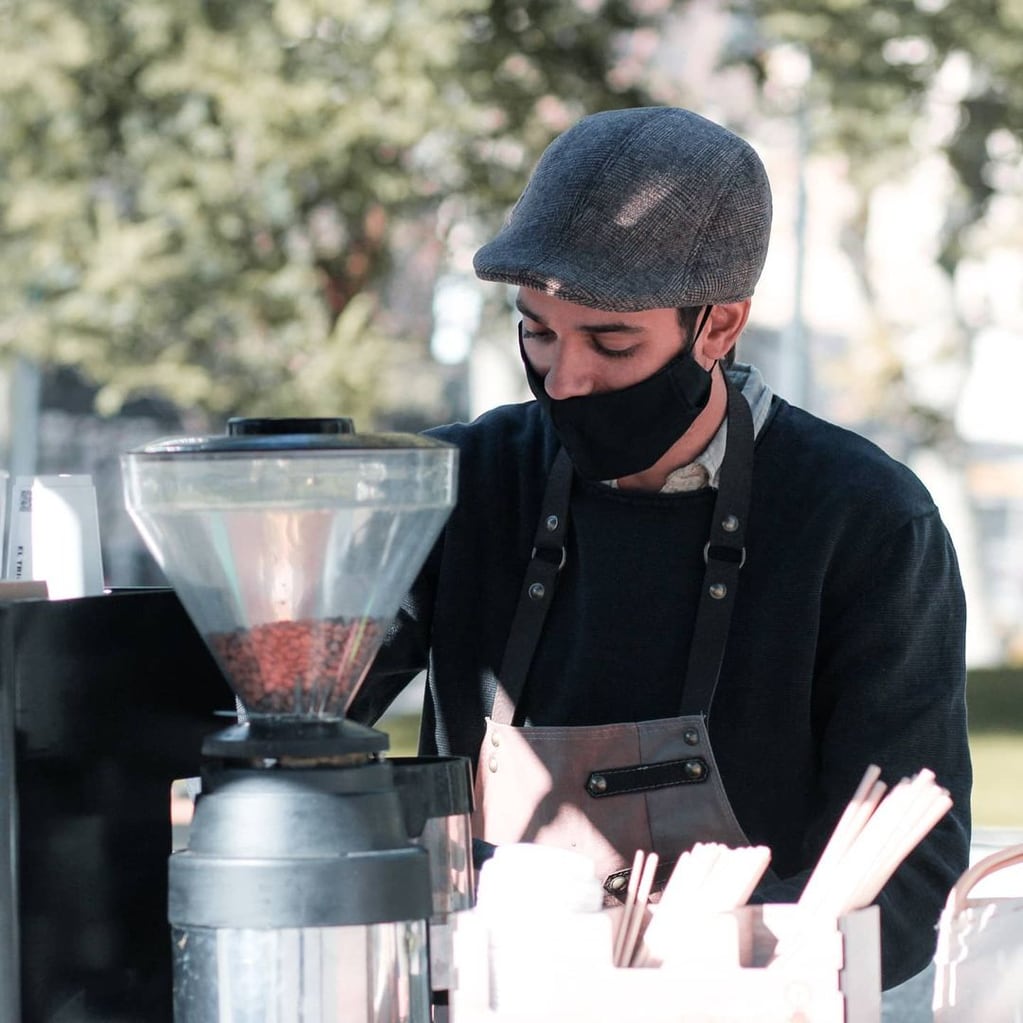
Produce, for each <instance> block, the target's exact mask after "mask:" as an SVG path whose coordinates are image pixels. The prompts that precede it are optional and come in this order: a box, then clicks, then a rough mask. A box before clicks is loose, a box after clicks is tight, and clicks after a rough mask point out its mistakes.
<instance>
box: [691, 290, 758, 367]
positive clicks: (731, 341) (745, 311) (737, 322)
mask: <svg viewBox="0 0 1023 1023" xmlns="http://www.w3.org/2000/svg"><path fill="white" fill-rule="evenodd" d="M749 309H750V299H748V298H744V299H743V300H742V301H741V302H729V303H728V305H716V306H714V308H713V309H712V310H711V313H710V317H709V318H708V320H707V323H706V325H705V326H704V328H703V333H702V334H701V335H700V336H699V338H698V339H697V341H696V346H695V348H694V352H693V354H694V355H696V356H697V359H699V357H700V356H701V355H702V356H704V358H705V359H706V361H707V362H708V363H714V362H717V361H718V360H719V359H723V358H724V357H725V356H726V355H727V354H728V353H729V352H730V351H731V350H732V348H734V347H735V343H736V341H738V340H739V335H740V334H741V333H742V331H743V328H744V327H745V326H746V321H747V320H748V319H749Z"/></svg>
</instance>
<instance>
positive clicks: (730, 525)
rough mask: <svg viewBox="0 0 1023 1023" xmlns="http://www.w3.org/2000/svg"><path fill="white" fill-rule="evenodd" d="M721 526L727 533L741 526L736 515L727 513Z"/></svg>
mask: <svg viewBox="0 0 1023 1023" xmlns="http://www.w3.org/2000/svg"><path fill="white" fill-rule="evenodd" d="M721 528H722V529H723V530H724V531H725V532H726V533H734V532H735V531H736V530H737V529H738V528H739V520H738V519H737V518H736V517H735V516H734V515H726V516H725V517H724V518H723V519H722V520H721Z"/></svg>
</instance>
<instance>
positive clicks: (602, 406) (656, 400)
mask: <svg viewBox="0 0 1023 1023" xmlns="http://www.w3.org/2000/svg"><path fill="white" fill-rule="evenodd" d="M770 220H771V197H770V189H769V185H768V181H767V178H766V175H765V172H764V168H763V166H762V164H761V162H760V160H759V159H758V157H757V155H756V154H755V152H754V151H753V149H752V148H751V147H750V146H749V145H748V144H747V143H746V142H744V141H743V140H741V139H740V138H738V137H737V136H736V135H734V134H732V133H731V132H729V131H727V130H725V129H724V128H722V127H720V126H719V125H717V124H714V123H713V122H711V121H708V120H706V119H704V118H702V117H699V116H697V115H696V114H694V113H691V112H689V111H686V110H682V109H676V108H666V107H662V108H642V109H632V110H618V111H611V112H606V113H601V114H596V115H594V116H590V117H587V118H584V119H583V120H581V121H580V122H579V123H577V124H576V125H575V126H574V127H572V128H571V129H569V130H568V131H567V132H565V133H564V134H563V135H562V136H560V137H559V138H557V139H556V140H555V141H554V142H553V143H552V144H551V145H550V147H549V148H548V149H547V151H546V152H545V153H544V155H543V157H542V158H541V160H540V162H539V164H538V165H537V167H536V169H535V170H534V173H533V175H532V177H531V178H530V180H529V182H528V184H527V186H526V189H525V191H524V192H523V194H522V196H521V198H520V199H519V201H518V203H517V204H516V206H515V207H514V209H513V210H512V212H511V214H510V216H509V218H508V220H507V222H506V223H505V225H504V227H503V228H502V230H501V231H500V232H499V233H498V234H497V236H496V237H495V238H494V239H493V240H492V241H491V242H489V243H488V244H486V245H484V246H483V248H482V249H480V251H479V252H478V253H477V254H476V258H475V269H476V272H477V274H478V276H479V277H480V278H482V279H483V280H486V281H495V282H501V283H504V284H508V285H512V286H514V287H515V288H516V289H517V291H516V296H515V297H516V305H517V308H518V311H519V313H520V316H521V323H520V326H519V342H518V343H519V350H520V353H521V356H522V360H523V368H524V370H525V373H526V378H527V380H528V382H529V386H530V388H531V390H532V392H533V394H534V395H535V397H536V400H535V401H531V402H527V403H524V404H519V405H513V406H506V407H502V408H498V409H494V410H493V411H490V412H488V413H486V414H485V415H483V416H481V417H480V418H479V419H478V420H477V421H475V422H474V423H472V424H468V425H467V424H454V425H450V426H446V427H442V428H439V429H437V430H433V431H430V432H431V434H432V435H433V436H435V437H439V438H441V439H444V440H447V441H449V442H451V443H453V444H455V445H457V446H458V448H459V450H460V458H459V498H458V504H457V507H456V508H455V510H454V512H453V514H452V516H451V518H450V520H449V522H448V524H447V527H446V529H445V532H444V534H443V535H442V537H441V539H440V540H439V542H438V543H437V545H436V548H435V549H434V551H433V553H432V555H431V557H430V558H429V560H428V562H427V564H426V565H425V567H424V569H423V571H422V573H421V576H420V578H419V579H418V581H417V583H416V585H415V587H414V589H413V590H412V592H411V593H410V594H409V596H408V599H407V601H406V602H405V605H404V607H403V609H402V611H401V613H400V615H399V618H398V620H397V622H396V624H395V628H394V629H393V630H392V633H391V635H390V637H389V640H388V642H387V644H386V645H385V648H384V650H383V651H382V652H381V654H380V655H379V657H378V659H377V662H376V664H375V666H374V669H373V673H372V676H371V678H370V680H369V681H368V682H367V683H366V684H365V685H364V686H363V688H362V691H361V694H360V697H359V699H358V700H357V702H356V706H355V708H354V711H355V713H356V715H358V716H361V717H363V718H365V719H375V718H376V717H378V716H379V715H380V714H381V713H383V711H384V710H385V709H386V707H387V706H388V704H389V703H390V702H391V700H392V699H393V698H394V696H395V695H396V693H397V692H398V691H399V690H400V689H401V687H402V686H404V685H405V684H406V683H407V682H408V681H409V680H410V679H411V678H413V677H414V676H415V675H416V674H417V673H418V672H419V671H420V670H422V669H424V668H426V669H428V685H427V694H426V701H425V706H424V712H423V731H422V736H421V751H422V752H423V753H424V754H432V755H436V754H440V755H446V756H447V755H461V756H466V757H469V758H471V760H472V762H473V764H474V766H475V777H476V813H475V817H474V830H475V834H476V836H477V837H478V838H479V839H482V840H485V841H486V842H489V843H501V842H511V841H537V842H545V843H552V844H557V845H563V846H567V847H569V848H575V849H578V850H580V851H582V852H585V853H587V854H588V855H590V856H591V857H593V859H594V860H595V861H596V862H597V864H598V868H599V871H600V874H601V877H602V878H603V879H604V883H605V888H606V889H607V892H608V897H609V898H611V897H614V895H615V893H617V892H620V891H621V890H622V889H623V888H624V882H623V877H624V875H623V874H622V873H621V872H623V871H626V870H627V868H628V866H629V865H630V864H631V861H632V856H633V853H634V852H635V850H636V849H643V850H645V851H656V852H657V853H658V854H659V856H660V857H661V860H662V862H663V863H665V864H666V865H667V866H668V867H669V868H670V864H671V862H672V861H673V860H674V859H675V858H677V857H678V855H679V854H680V853H681V852H683V851H684V850H686V849H687V848H689V847H690V846H691V845H692V844H693V843H694V842H697V841H719V842H724V843H727V844H730V845H737V844H746V843H757V844H763V845H767V846H769V847H770V849H771V850H772V871H771V874H770V875H769V877H768V878H767V879H766V880H765V882H764V883H763V884H762V885H761V887H760V889H759V890H758V892H757V894H756V897H755V898H756V901H773V902H783V901H793V900H795V899H796V898H798V895H799V892H800V890H801V888H802V885H803V884H804V883H805V881H806V878H807V877H808V876H809V873H810V871H811V870H812V868H813V865H814V864H815V862H816V860H817V857H818V856H819V854H820V852H821V850H822V848H823V846H824V844H825V843H826V841H827V839H828V837H829V835H830V833H831V830H832V828H833V827H834V825H835V822H836V821H837V819H838V816H839V815H840V813H841V811H842V810H843V809H844V807H845V805H846V803H847V802H848V800H849V798H850V796H851V795H852V793H853V791H854V790H855V788H856V785H857V783H858V782H859V780H860V778H861V776H862V774H863V772H864V770H865V769H866V767H867V765H868V764H871V763H875V764H878V765H879V766H880V767H881V768H882V771H883V777H884V779H885V780H886V781H887V782H889V784H893V783H895V782H897V781H898V780H899V779H900V778H902V777H904V776H910V775H912V774H914V773H916V772H917V771H918V770H920V769H921V768H923V767H929V768H931V769H932V770H933V771H934V772H935V773H936V775H937V779H938V782H939V783H940V784H942V785H944V786H945V787H946V788H947V789H949V791H950V793H951V795H952V797H953V799H954V801H955V807H954V809H953V810H952V812H951V813H950V814H948V815H947V816H946V817H945V818H944V819H943V820H942V821H941V822H940V823H939V824H938V826H937V827H936V828H935V829H934V830H933V831H932V832H931V833H930V834H929V835H928V837H927V838H926V839H925V840H924V841H923V842H922V843H921V845H920V846H919V847H918V848H917V849H916V850H915V852H914V853H913V854H912V855H911V856H910V857H909V858H908V859H907V861H906V862H905V863H904V864H903V865H902V867H901V868H900V869H899V870H898V871H897V872H896V874H895V875H894V877H893V878H892V879H891V881H890V882H889V883H888V885H887V886H886V887H885V889H884V891H883V892H882V893H881V895H880V897H879V899H878V902H879V904H880V908H881V918H882V959H883V983H884V985H885V986H886V987H888V986H891V985H893V984H895V983H898V982H900V981H902V980H905V979H906V978H908V977H909V976H911V975H912V974H914V973H916V972H917V971H918V970H920V969H921V968H922V967H923V966H925V965H926V963H927V961H928V960H929V958H930V957H931V955H932V952H933V948H934V941H935V931H934V927H935V923H936V921H937V918H938V915H939V912H940V909H941V906H942V903H943V901H944V899H945V896H946V894H947V892H948V890H949V888H950V887H951V885H952V884H953V883H954V881H955V880H956V879H957V877H958V876H959V875H960V873H961V872H962V871H963V870H964V869H965V868H966V866H967V857H968V849H969V833H970V821H969V803H970V782H971V770H970V761H969V753H968V747H967V735H966V721H965V709H964V676H965V668H964V631H965V626H964V621H965V611H964V600H963V592H962V587H961V584H960V578H959V573H958V568H957V564H956V556H955V553H954V551H953V548H952V544H951V542H950V540H949V537H948V534H947V532H946V530H945V527H944V526H943V524H942V521H941V518H940V516H939V514H938V510H937V508H936V507H935V505H934V502H933V500H932V499H931V497H930V495H929V494H928V493H927V491H926V490H925V489H924V487H923V486H922V484H921V483H920V482H919V480H917V479H916V477H915V476H913V474H912V473H911V472H910V471H909V470H908V469H906V468H905V467H904V466H902V465H900V464H898V463H897V462H895V461H893V460H892V459H891V458H889V457H888V456H887V455H885V454H884V453H883V452H882V451H880V450H879V449H878V448H877V447H875V446H874V445H873V444H871V443H870V442H868V441H867V440H865V439H863V438H861V437H859V436H857V435H855V434H853V433H851V432H848V431H846V430H843V429H840V428H838V427H837V426H834V425H831V424H829V423H826V422H824V421H822V420H820V419H817V418H815V417H813V416H811V415H810V414H808V413H807V412H804V411H802V410H800V409H798V408H795V407H794V406H792V405H790V404H788V403H787V402H786V401H785V400H784V399H783V398H781V397H780V396H778V395H775V394H773V393H772V392H771V390H770V388H769V387H768V385H767V383H766V382H765V380H764V378H763V377H762V376H761V374H760V373H759V372H758V371H757V369H756V368H755V367H753V366H750V365H744V364H740V363H737V362H735V361H734V353H735V345H736V342H737V341H738V339H739V337H740V335H741V333H742V330H743V328H744V326H745V324H746V321H747V317H748V314H749V309H750V300H751V296H752V294H753V291H754V286H755V285H756V282H757V279H758V277H759V275H760V272H761V269H762V267H763V264H764V259H765V256H766V252H767V245H768V236H769V232H770Z"/></svg>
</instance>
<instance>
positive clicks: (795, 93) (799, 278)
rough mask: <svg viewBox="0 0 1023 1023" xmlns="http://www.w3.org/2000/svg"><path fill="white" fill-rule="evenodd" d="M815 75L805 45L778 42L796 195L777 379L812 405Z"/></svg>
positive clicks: (792, 397)
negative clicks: (810, 173)
mask: <svg viewBox="0 0 1023 1023" xmlns="http://www.w3.org/2000/svg"><path fill="white" fill-rule="evenodd" d="M812 74H813V65H812V63H811V61H810V56H809V54H807V52H806V51H805V50H804V49H803V48H802V47H801V46H795V45H792V44H786V43H783V44H779V45H776V46H774V47H772V48H771V51H770V57H769V77H770V78H771V80H772V83H773V85H774V88H775V94H776V95H777V96H778V98H779V100H780V101H781V104H782V109H784V110H787V111H788V113H789V117H790V119H791V120H790V123H791V125H792V129H793V132H792V134H793V141H792V145H793V149H794V154H793V155H794V157H795V160H794V163H795V182H794V187H795V196H794V203H793V207H794V211H793V221H792V231H793V234H794V238H793V242H794V245H793V252H794V257H793V267H792V315H791V319H790V320H789V323H788V326H787V327H786V328H784V329H783V330H782V331H781V336H780V338H779V350H778V377H779V383H780V385H781V386H780V388H779V390H780V391H781V393H782V394H783V395H784V396H785V397H786V398H787V399H788V400H789V401H791V402H792V403H793V404H795V405H800V406H802V407H804V408H806V407H808V404H809V401H810V395H811V388H812V380H811V371H810V352H809V343H808V337H807V334H808V332H807V329H806V314H805V308H804V307H805V302H804V280H805V275H806V250H807V243H806V235H807V185H806V178H807V162H808V160H809V156H810V146H811V139H810V111H809V103H808V99H807V96H808V90H809V84H810V79H811V77H812Z"/></svg>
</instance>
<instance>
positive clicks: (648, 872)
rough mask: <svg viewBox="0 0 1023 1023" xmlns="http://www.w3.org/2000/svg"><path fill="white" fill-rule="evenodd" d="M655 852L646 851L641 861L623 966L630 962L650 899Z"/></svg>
mask: <svg viewBox="0 0 1023 1023" xmlns="http://www.w3.org/2000/svg"><path fill="white" fill-rule="evenodd" d="M657 862H658V857H657V853H655V852H652V853H648V854H647V857H646V860H645V861H644V863H643V874H642V876H641V877H640V879H639V887H638V888H637V889H636V901H635V903H634V904H633V907H632V917H631V919H630V920H629V930H628V933H627V934H626V935H625V944H624V945H623V947H622V954H621V961H622V965H623V966H630V965H631V964H632V956H633V953H634V952H635V951H636V941H637V939H638V938H639V931H640V928H641V927H642V926H643V918H644V916H645V914H646V905H647V902H648V901H649V899H650V889H651V888H652V887H653V883H654V874H655V873H656V872H657Z"/></svg>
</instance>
